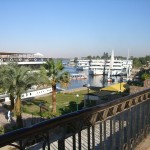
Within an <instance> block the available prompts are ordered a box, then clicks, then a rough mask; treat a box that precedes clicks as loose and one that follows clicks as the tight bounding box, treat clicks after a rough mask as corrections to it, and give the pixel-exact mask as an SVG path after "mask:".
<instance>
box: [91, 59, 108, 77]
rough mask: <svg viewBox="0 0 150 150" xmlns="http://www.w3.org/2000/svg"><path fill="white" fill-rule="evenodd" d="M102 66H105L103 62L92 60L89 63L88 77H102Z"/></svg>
mask: <svg viewBox="0 0 150 150" xmlns="http://www.w3.org/2000/svg"><path fill="white" fill-rule="evenodd" d="M104 65H105V60H102V59H101V60H100V59H99V60H97V59H96V60H95V59H92V60H91V61H90V67H89V74H90V75H102V74H103V73H104ZM105 74H106V72H105Z"/></svg>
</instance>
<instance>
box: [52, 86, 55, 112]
mask: <svg viewBox="0 0 150 150" xmlns="http://www.w3.org/2000/svg"><path fill="white" fill-rule="evenodd" d="M55 112H56V84H55V85H52V113H55Z"/></svg>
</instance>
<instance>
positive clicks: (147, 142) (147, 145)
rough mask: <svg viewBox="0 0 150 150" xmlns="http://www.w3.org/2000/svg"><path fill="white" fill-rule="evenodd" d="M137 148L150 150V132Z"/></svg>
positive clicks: (136, 149)
mask: <svg viewBox="0 0 150 150" xmlns="http://www.w3.org/2000/svg"><path fill="white" fill-rule="evenodd" d="M135 150H150V134H149V135H148V136H147V138H146V139H144V140H143V141H142V142H141V143H140V144H139V145H138V146H137V147H136V148H135Z"/></svg>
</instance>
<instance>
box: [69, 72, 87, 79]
mask: <svg viewBox="0 0 150 150" xmlns="http://www.w3.org/2000/svg"><path fill="white" fill-rule="evenodd" d="M70 79H72V80H80V79H87V76H86V75H84V74H78V73H76V74H75V73H74V74H71V75H70Z"/></svg>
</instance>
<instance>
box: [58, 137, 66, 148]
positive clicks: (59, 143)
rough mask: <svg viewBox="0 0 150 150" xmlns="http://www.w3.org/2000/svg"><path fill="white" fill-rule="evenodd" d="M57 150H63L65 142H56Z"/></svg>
mask: <svg viewBox="0 0 150 150" xmlns="http://www.w3.org/2000/svg"><path fill="white" fill-rule="evenodd" d="M58 149H61V150H65V140H64V139H62V140H59V141H58Z"/></svg>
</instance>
